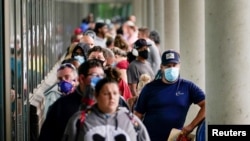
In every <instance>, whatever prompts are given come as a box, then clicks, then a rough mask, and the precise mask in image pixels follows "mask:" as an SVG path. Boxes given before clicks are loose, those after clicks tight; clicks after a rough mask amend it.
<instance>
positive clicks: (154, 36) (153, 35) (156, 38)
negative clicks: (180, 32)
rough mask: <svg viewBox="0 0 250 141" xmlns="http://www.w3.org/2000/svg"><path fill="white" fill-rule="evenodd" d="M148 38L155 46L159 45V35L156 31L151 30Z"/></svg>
mask: <svg viewBox="0 0 250 141" xmlns="http://www.w3.org/2000/svg"><path fill="white" fill-rule="evenodd" d="M149 38H150V39H151V40H153V41H154V42H155V43H156V44H160V42H161V40H160V35H159V33H158V32H157V31H155V30H153V31H151V32H150V33H149Z"/></svg>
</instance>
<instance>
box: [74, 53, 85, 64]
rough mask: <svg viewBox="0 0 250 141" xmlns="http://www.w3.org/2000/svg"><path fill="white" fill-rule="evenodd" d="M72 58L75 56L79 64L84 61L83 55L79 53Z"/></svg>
mask: <svg viewBox="0 0 250 141" xmlns="http://www.w3.org/2000/svg"><path fill="white" fill-rule="evenodd" d="M74 58H75V59H76V60H77V61H78V62H79V63H80V64H82V63H83V62H84V61H85V59H84V57H83V56H81V55H77V56H74Z"/></svg>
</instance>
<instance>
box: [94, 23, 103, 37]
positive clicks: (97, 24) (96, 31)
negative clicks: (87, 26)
mask: <svg viewBox="0 0 250 141" xmlns="http://www.w3.org/2000/svg"><path fill="white" fill-rule="evenodd" d="M105 25H106V24H105V23H102V22H98V23H96V24H95V29H94V32H95V33H96V34H97V33H99V29H100V28H102V27H104V26H105Z"/></svg>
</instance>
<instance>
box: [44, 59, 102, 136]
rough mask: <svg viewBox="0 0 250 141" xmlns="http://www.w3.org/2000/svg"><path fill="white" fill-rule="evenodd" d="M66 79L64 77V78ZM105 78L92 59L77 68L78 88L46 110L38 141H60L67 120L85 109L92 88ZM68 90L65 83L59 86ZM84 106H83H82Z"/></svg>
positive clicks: (97, 64) (98, 65) (99, 64)
mask: <svg viewBox="0 0 250 141" xmlns="http://www.w3.org/2000/svg"><path fill="white" fill-rule="evenodd" d="M65 77H66V76H65ZM103 77H105V73H104V70H103V65H102V63H101V61H99V60H96V59H92V60H88V61H85V62H84V63H82V64H81V65H80V66H79V68H78V83H79V84H78V86H77V87H76V89H75V90H74V92H72V93H71V94H68V95H65V96H62V97H60V98H59V99H57V101H55V102H54V103H53V104H52V105H51V106H50V107H49V109H48V112H47V116H46V118H45V121H44V122H43V124H42V128H41V132H40V135H39V141H60V140H62V136H63V132H64V129H65V127H66V124H67V122H68V120H69V118H70V117H71V116H72V115H73V114H74V113H75V112H77V111H79V110H80V109H84V108H86V105H87V104H88V103H87V101H86V99H87V100H93V98H94V94H93V92H94V90H93V87H94V85H95V83H97V82H98V79H100V78H103ZM60 85H62V86H63V87H64V86H66V87H64V88H62V90H66V91H67V90H69V89H70V87H69V85H68V84H67V83H64V84H60ZM83 105H85V106H83Z"/></svg>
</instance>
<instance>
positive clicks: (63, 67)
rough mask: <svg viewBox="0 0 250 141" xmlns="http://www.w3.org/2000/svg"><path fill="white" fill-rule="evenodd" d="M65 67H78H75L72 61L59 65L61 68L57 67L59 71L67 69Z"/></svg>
mask: <svg viewBox="0 0 250 141" xmlns="http://www.w3.org/2000/svg"><path fill="white" fill-rule="evenodd" d="M65 68H71V69H73V70H76V67H75V66H74V65H73V64H71V63H64V64H61V65H60V66H59V68H58V69H57V71H59V70H63V69H65Z"/></svg>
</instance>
